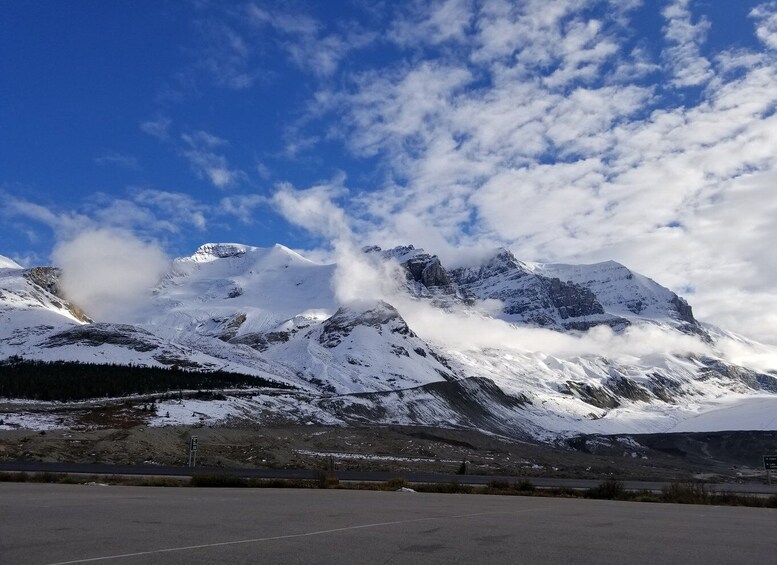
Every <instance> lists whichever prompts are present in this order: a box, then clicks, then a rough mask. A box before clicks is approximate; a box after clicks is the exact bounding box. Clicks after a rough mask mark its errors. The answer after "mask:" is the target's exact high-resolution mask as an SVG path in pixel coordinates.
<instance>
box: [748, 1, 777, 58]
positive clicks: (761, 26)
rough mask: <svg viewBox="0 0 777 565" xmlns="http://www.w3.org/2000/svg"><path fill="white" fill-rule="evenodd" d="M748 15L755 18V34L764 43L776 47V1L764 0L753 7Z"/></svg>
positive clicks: (771, 47)
mask: <svg viewBox="0 0 777 565" xmlns="http://www.w3.org/2000/svg"><path fill="white" fill-rule="evenodd" d="M750 17H751V18H754V19H755V20H756V30H755V34H756V35H757V36H758V39H760V40H761V41H763V43H764V45H766V46H767V47H769V48H770V49H777V2H765V3H763V4H760V5H758V6H756V7H755V8H753V9H752V10H751V12H750Z"/></svg>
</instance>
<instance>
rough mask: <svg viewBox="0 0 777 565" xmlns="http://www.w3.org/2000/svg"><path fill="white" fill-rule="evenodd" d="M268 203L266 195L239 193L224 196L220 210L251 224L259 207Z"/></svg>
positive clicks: (220, 203)
mask: <svg viewBox="0 0 777 565" xmlns="http://www.w3.org/2000/svg"><path fill="white" fill-rule="evenodd" d="M267 203H268V199H267V197H266V196H262V195H260V194H238V195H234V196H227V197H225V198H222V199H221V201H220V202H219V212H221V213H222V214H226V215H228V216H233V217H235V218H237V219H238V220H239V221H240V222H241V223H243V224H251V223H253V220H254V211H255V210H256V208H257V207H259V206H262V205H265V204H267Z"/></svg>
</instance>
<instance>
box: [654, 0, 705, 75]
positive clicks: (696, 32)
mask: <svg viewBox="0 0 777 565" xmlns="http://www.w3.org/2000/svg"><path fill="white" fill-rule="evenodd" d="M663 16H664V18H665V19H666V26H665V27H664V33H665V35H666V40H667V42H668V43H669V47H667V49H666V50H665V51H664V54H663V56H664V59H665V61H666V64H667V65H668V66H669V67H670V68H671V69H672V72H673V73H674V77H673V79H672V83H673V84H674V85H675V86H678V87H685V86H698V85H702V84H705V83H706V82H707V81H708V80H710V79H711V78H712V75H713V72H712V68H711V65H710V62H709V61H708V60H707V58H706V57H704V56H702V55H701V53H700V50H699V47H700V45H701V44H702V43H704V40H705V39H706V37H707V32H708V31H709V29H710V23H709V21H708V20H706V19H704V18H702V19H700V20H699V21H698V22H697V23H693V22H692V15H691V10H690V0H672V3H671V4H670V5H669V6H667V7H666V8H665V9H664V10H663Z"/></svg>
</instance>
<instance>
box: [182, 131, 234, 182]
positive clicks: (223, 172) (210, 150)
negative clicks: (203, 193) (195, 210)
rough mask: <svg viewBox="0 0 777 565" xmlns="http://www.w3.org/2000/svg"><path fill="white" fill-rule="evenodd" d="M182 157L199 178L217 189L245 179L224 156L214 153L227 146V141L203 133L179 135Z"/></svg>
mask: <svg viewBox="0 0 777 565" xmlns="http://www.w3.org/2000/svg"><path fill="white" fill-rule="evenodd" d="M181 140H182V141H183V147H182V149H181V155H183V156H184V157H185V158H186V159H187V160H188V161H189V164H190V165H191V167H192V170H193V171H194V172H195V173H196V174H197V176H199V177H200V178H204V179H206V180H208V181H209V182H210V183H211V184H212V185H213V186H215V187H216V188H219V189H225V188H229V187H230V186H233V185H235V184H237V183H238V182H240V181H241V180H243V179H244V178H246V174H245V173H244V172H243V171H241V170H239V169H235V168H232V167H231V166H230V164H229V162H228V161H227V158H226V157H225V156H224V155H221V154H219V153H217V152H216V150H217V149H218V148H222V149H223V148H224V147H225V146H227V145H228V143H227V141H226V140H224V139H221V138H219V137H217V136H215V135H212V134H210V133H208V132H205V131H197V132H194V133H191V134H187V133H184V134H182V135H181Z"/></svg>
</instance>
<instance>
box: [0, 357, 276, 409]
mask: <svg viewBox="0 0 777 565" xmlns="http://www.w3.org/2000/svg"><path fill="white" fill-rule="evenodd" d="M249 387H269V388H279V389H288V388H291V387H289V386H288V385H285V384H282V383H277V382H275V381H271V380H269V379H265V378H262V377H255V376H252V375H243V374H238V373H229V372H226V371H212V372H202V371H188V370H184V369H181V368H178V367H169V368H167V367H142V366H138V365H115V364H111V365H98V364H94V363H80V362H72V361H53V362H47V361H31V360H26V359H22V358H20V357H10V358H8V359H6V360H4V361H0V398H24V399H31V400H49V401H50V400H58V401H72V400H86V399H90V398H115V397H122V396H129V395H134V394H151V393H162V392H174V391H182V390H202V389H225V388H249Z"/></svg>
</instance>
